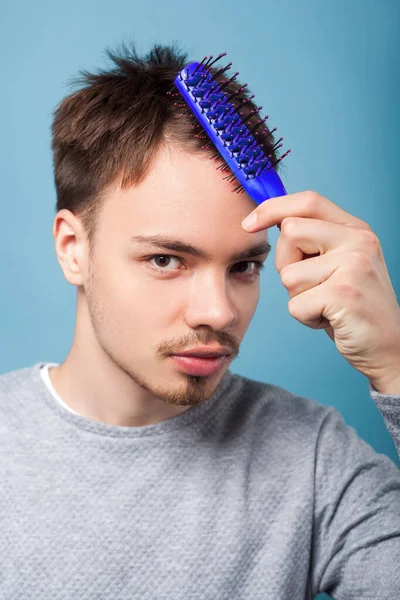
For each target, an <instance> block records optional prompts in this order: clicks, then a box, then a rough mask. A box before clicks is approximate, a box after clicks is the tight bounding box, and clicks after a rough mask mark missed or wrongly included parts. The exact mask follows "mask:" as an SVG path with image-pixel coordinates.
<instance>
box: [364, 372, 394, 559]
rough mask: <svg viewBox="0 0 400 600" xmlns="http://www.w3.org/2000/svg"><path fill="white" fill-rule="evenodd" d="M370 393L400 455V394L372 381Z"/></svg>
mask: <svg viewBox="0 0 400 600" xmlns="http://www.w3.org/2000/svg"><path fill="white" fill-rule="evenodd" d="M369 393H370V394H371V398H372V400H373V401H374V402H375V404H376V405H377V407H378V408H379V410H380V411H381V414H382V417H383V420H384V421H385V425H386V427H387V430H388V432H389V433H390V435H391V436H392V438H393V441H394V443H395V445H396V449H397V454H398V455H399V457H400V395H393V394H381V393H379V392H378V391H377V390H376V389H375V388H374V386H373V385H372V383H371V382H370V381H369ZM399 568H400V567H399Z"/></svg>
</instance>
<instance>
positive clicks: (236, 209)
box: [103, 146, 267, 251]
mask: <svg viewBox="0 0 400 600" xmlns="http://www.w3.org/2000/svg"><path fill="white" fill-rule="evenodd" d="M220 164H221V161H218V162H215V161H213V160H210V158H209V157H208V156H207V155H199V154H195V153H188V152H184V151H182V150H180V149H178V148H176V147H173V146H162V147H161V148H160V150H159V151H158V153H157V154H156V156H155V158H154V160H153V163H152V164H151V167H150V168H149V170H148V172H147V174H146V176H145V178H144V179H143V180H142V181H141V183H140V184H139V185H136V186H131V187H129V188H126V189H124V190H123V189H121V188H120V187H118V186H115V187H114V188H112V189H111V190H110V192H109V194H108V197H107V201H106V202H105V205H104V215H103V223H106V224H107V229H108V230H110V229H112V228H116V229H118V230H119V231H120V234H121V235H125V236H127V237H126V239H128V238H129V237H131V236H133V235H135V234H142V235H157V234H162V235H169V236H170V237H174V238H177V239H182V238H184V239H185V240H186V241H188V242H191V243H193V244H194V245H196V246H200V247H205V246H207V245H208V246H209V247H219V246H220V245H223V244H225V245H227V246H229V248H230V250H231V251H232V249H234V248H235V246H238V245H240V247H241V248H244V247H246V246H249V245H251V244H254V243H255V242H261V241H265V240H266V239H267V232H266V231H261V232H257V233H256V234H249V233H247V232H246V231H245V230H244V229H243V228H242V226H241V222H242V220H243V219H244V218H245V217H246V216H247V215H248V214H249V213H250V212H251V211H252V210H253V209H254V208H255V207H256V204H255V203H254V202H253V200H251V198H250V197H249V196H248V195H247V194H246V193H242V194H236V193H233V192H232V189H233V188H234V187H235V185H236V183H230V182H227V181H225V180H224V177H225V176H226V173H224V172H222V171H221V170H217V169H216V167H217V166H219V165H220Z"/></svg>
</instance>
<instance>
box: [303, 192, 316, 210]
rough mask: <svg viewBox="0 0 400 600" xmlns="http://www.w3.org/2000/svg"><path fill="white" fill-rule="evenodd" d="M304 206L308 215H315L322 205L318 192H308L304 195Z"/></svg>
mask: <svg viewBox="0 0 400 600" xmlns="http://www.w3.org/2000/svg"><path fill="white" fill-rule="evenodd" d="M303 202H304V206H303V208H304V209H305V212H306V213H307V214H310V213H311V214H313V213H314V212H315V209H316V208H317V207H318V205H319V203H320V195H319V194H318V193H317V192H313V191H312V190H308V191H307V192H306V193H305V195H304V201H303Z"/></svg>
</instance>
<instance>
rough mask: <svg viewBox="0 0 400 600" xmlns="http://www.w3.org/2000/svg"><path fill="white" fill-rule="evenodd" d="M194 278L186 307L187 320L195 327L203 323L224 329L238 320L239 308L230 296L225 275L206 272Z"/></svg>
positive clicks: (220, 329) (217, 328)
mask: <svg viewBox="0 0 400 600" xmlns="http://www.w3.org/2000/svg"><path fill="white" fill-rule="evenodd" d="M195 279H196V281H195V280H192V288H191V290H190V299H189V301H188V304H187V309H186V322H187V324H188V326H189V327H191V328H193V329H195V328H197V327H200V326H201V325H208V326H209V327H211V328H213V329H215V330H219V331H224V330H226V329H229V328H230V327H233V326H234V325H235V324H236V323H237V320H238V313H237V310H236V308H235V306H234V304H233V302H232V298H230V297H229V289H228V286H229V284H228V283H227V282H226V279H225V278H224V277H220V276H218V275H216V274H215V275H212V274H210V273H209V274H207V275H206V274H204V276H203V277H201V278H195Z"/></svg>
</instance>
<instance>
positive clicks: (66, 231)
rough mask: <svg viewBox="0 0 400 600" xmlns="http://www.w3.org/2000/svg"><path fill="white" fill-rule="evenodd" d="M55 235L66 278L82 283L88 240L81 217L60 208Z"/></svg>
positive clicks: (54, 230) (69, 281)
mask: <svg viewBox="0 0 400 600" xmlns="http://www.w3.org/2000/svg"><path fill="white" fill-rule="evenodd" d="M53 237H54V242H55V251H56V256H57V260H58V262H59V264H60V267H61V269H62V271H63V273H64V277H65V279H66V280H67V281H68V283H70V284H72V285H75V286H78V285H82V284H83V281H84V277H83V275H84V273H83V271H84V266H85V241H86V240H85V235H84V231H83V227H82V224H81V221H80V219H79V218H78V217H76V216H75V215H74V214H73V213H72V212H71V211H69V210H67V209H62V210H60V211H59V212H58V213H57V214H56V216H55V217H54V223H53Z"/></svg>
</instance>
